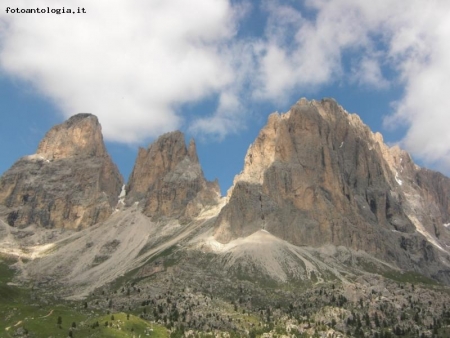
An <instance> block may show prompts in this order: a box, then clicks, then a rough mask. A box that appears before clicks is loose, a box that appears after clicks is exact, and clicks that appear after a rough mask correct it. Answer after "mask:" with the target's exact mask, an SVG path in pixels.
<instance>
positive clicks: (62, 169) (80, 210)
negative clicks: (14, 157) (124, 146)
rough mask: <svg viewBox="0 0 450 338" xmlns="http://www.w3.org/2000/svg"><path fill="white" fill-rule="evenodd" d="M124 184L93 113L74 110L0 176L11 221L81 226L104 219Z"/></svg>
mask: <svg viewBox="0 0 450 338" xmlns="http://www.w3.org/2000/svg"><path fill="white" fill-rule="evenodd" d="M122 184H123V181H122V176H121V175H120V173H119V171H118V169H117V167H116V165H115V164H114V163H113V162H112V160H111V158H110V157H109V155H108V153H107V151H106V148H105V145H104V143H103V136H102V133H101V126H100V123H99V122H98V119H97V117H96V116H94V115H91V114H78V115H75V116H72V117H71V118H69V119H68V120H67V121H65V122H64V123H62V124H60V125H57V126H55V127H53V128H51V129H50V130H49V131H48V132H47V134H46V135H45V137H44V138H43V140H42V141H41V142H40V144H39V146H38V150H37V153H36V154H34V155H30V156H25V157H23V158H21V159H20V160H19V161H17V162H16V163H15V164H14V165H13V166H12V167H11V168H10V169H9V170H8V171H6V172H5V173H4V175H3V176H2V177H1V178H0V205H3V206H5V207H6V208H7V209H6V211H5V210H3V212H6V213H7V216H6V218H7V221H8V223H9V225H11V226H28V225H32V224H36V225H38V226H42V227H46V228H53V227H56V228H71V229H76V228H84V227H87V226H90V225H93V224H95V223H98V222H101V221H103V220H105V219H106V218H108V217H109V216H110V215H111V213H112V212H113V210H114V207H115V205H116V204H117V200H118V195H119V193H120V189H121V186H122Z"/></svg>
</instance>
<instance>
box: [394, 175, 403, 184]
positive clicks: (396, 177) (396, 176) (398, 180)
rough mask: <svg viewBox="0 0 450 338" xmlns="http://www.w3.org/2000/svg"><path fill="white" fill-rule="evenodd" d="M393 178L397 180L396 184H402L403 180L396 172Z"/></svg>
mask: <svg viewBox="0 0 450 338" xmlns="http://www.w3.org/2000/svg"><path fill="white" fill-rule="evenodd" d="M395 180H396V181H397V183H398V185H402V184H403V181H402V180H401V179H399V178H398V172H395Z"/></svg>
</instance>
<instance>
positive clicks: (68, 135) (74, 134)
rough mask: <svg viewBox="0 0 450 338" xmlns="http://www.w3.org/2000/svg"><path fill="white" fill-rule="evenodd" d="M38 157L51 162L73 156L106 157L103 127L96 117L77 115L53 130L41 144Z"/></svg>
mask: <svg viewBox="0 0 450 338" xmlns="http://www.w3.org/2000/svg"><path fill="white" fill-rule="evenodd" d="M36 153H37V155H39V156H42V157H44V158H46V159H49V160H53V159H54V160H57V159H62V158H68V157H73V156H100V157H102V156H105V155H106V149H105V146H104V144H103V136H102V129H101V125H100V123H99V121H98V119H97V117H96V116H95V115H92V114H77V115H74V116H72V117H71V118H69V119H68V120H67V121H65V122H64V123H62V124H59V125H57V126H55V127H53V128H51V129H50V130H49V131H48V132H47V134H46V135H45V137H44V138H43V139H42V141H41V142H40V143H39V146H38V149H37V152H36Z"/></svg>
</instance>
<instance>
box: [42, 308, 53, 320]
mask: <svg viewBox="0 0 450 338" xmlns="http://www.w3.org/2000/svg"><path fill="white" fill-rule="evenodd" d="M52 313H53V309H52V310H51V311H50V312H49V313H48V314H47V315H45V316H42V317H39V318H47V317H49V316H51V315H52Z"/></svg>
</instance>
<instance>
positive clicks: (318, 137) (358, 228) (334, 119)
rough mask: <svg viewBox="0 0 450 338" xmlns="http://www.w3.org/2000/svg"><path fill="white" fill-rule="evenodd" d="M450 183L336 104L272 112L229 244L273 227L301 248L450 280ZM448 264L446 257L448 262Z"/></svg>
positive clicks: (253, 151)
mask: <svg viewBox="0 0 450 338" xmlns="http://www.w3.org/2000/svg"><path fill="white" fill-rule="evenodd" d="M449 192H450V179H448V178H446V177H444V176H442V175H440V174H437V173H432V172H431V171H426V170H423V169H420V168H418V167H417V166H415V165H414V163H413V162H412V160H411V158H410V156H409V155H408V154H407V153H406V152H404V151H402V150H400V149H399V148H398V147H394V148H389V147H387V146H386V145H385V144H384V143H383V139H382V137H381V135H380V134H378V133H376V134H374V133H372V132H371V131H370V130H369V128H368V127H367V126H366V125H364V124H363V123H362V121H361V120H360V118H359V117H358V116H357V115H351V114H348V113H347V112H346V111H345V110H344V109H343V108H342V107H340V106H339V105H338V104H337V103H336V102H335V101H334V100H329V99H327V100H322V101H321V102H317V101H311V102H309V101H307V100H305V99H302V100H300V101H299V102H298V103H297V104H296V105H295V106H293V107H292V108H291V110H290V111H289V112H288V113H286V114H282V115H280V114H278V113H275V114H272V115H271V116H270V117H269V120H268V123H267V125H266V126H265V127H264V128H263V129H262V130H261V132H260V134H259V136H258V137H257V139H256V140H255V142H254V143H253V144H252V145H251V147H250V148H249V150H248V152H247V155H246V158H245V164H244V169H243V171H242V172H241V173H240V174H239V175H237V176H236V178H235V180H234V184H233V187H232V188H231V189H230V191H229V193H228V199H229V201H228V204H227V205H226V206H225V207H224V208H223V209H222V211H221V213H220V215H219V217H218V219H217V222H216V226H217V228H216V231H215V237H216V238H217V239H218V240H219V241H221V242H223V243H225V242H228V241H230V240H232V239H234V238H237V237H242V236H248V235H250V234H252V233H254V232H255V231H257V230H259V229H266V230H268V231H269V232H270V233H272V234H274V235H275V236H277V237H280V238H282V239H285V240H287V241H289V242H290V243H293V244H295V245H312V246H321V245H325V244H333V245H336V246H340V245H342V246H346V247H349V248H352V249H356V250H364V251H366V252H368V253H371V254H374V255H375V256H376V257H378V258H381V259H383V260H386V261H388V262H393V263H395V264H397V265H398V266H400V267H402V268H405V269H411V270H412V269H417V268H419V269H420V271H421V272H422V273H425V274H426V275H429V276H432V277H435V278H438V279H441V280H445V281H447V282H449V281H450V273H449V271H450V270H449V266H450V260H449V251H448V250H447V245H450V240H449V239H450V237H449V232H448V230H447V229H446V227H445V226H443V224H446V223H450V217H449ZM441 256H442V257H441Z"/></svg>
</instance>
